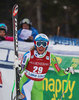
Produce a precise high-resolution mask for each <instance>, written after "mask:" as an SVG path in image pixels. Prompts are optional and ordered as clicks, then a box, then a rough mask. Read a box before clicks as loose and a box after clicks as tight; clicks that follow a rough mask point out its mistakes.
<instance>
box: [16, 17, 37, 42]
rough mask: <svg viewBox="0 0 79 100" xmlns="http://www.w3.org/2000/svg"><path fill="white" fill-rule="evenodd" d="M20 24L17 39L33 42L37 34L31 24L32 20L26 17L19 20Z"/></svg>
mask: <svg viewBox="0 0 79 100" xmlns="http://www.w3.org/2000/svg"><path fill="white" fill-rule="evenodd" d="M20 25H21V28H20V29H19V30H18V40H19V41H26V42H33V41H34V38H35V36H36V35H37V34H38V31H37V30H36V29H35V28H34V27H33V26H32V22H31V21H30V20H29V19H28V18H24V19H23V20H22V21H20ZM28 34H29V36H28ZM27 36H28V37H27Z"/></svg>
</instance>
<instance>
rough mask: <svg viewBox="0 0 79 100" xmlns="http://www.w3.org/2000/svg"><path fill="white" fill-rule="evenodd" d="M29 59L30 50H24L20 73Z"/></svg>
mask: <svg viewBox="0 0 79 100" xmlns="http://www.w3.org/2000/svg"><path fill="white" fill-rule="evenodd" d="M29 59H30V51H28V52H26V53H25V54H24V56H23V59H22V62H21V74H22V73H23V72H24V71H25V69H26V67H27V64H28V61H29Z"/></svg>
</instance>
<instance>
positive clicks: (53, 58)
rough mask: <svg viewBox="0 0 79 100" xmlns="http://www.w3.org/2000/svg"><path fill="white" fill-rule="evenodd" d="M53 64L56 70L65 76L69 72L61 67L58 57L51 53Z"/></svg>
mask: <svg viewBox="0 0 79 100" xmlns="http://www.w3.org/2000/svg"><path fill="white" fill-rule="evenodd" d="M50 58H51V66H52V67H53V68H54V70H55V71H56V73H57V74H58V75H60V76H64V75H66V74H68V73H67V72H65V71H64V70H63V69H62V68H60V67H59V65H58V62H57V59H56V57H55V56H54V55H53V54H51V57H50Z"/></svg>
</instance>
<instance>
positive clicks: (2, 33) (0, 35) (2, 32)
mask: <svg viewBox="0 0 79 100" xmlns="http://www.w3.org/2000/svg"><path fill="white" fill-rule="evenodd" d="M6 33H7V26H6V25H5V24H4V23H0V41H2V40H6V41H13V37H10V36H6Z"/></svg>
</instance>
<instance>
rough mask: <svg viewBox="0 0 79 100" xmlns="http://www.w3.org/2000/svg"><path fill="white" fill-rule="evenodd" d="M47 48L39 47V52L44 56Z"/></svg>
mask: <svg viewBox="0 0 79 100" xmlns="http://www.w3.org/2000/svg"><path fill="white" fill-rule="evenodd" d="M45 50H46V48H44V47H43V46H40V47H37V52H38V53H39V54H43V53H44V52H45Z"/></svg>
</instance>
